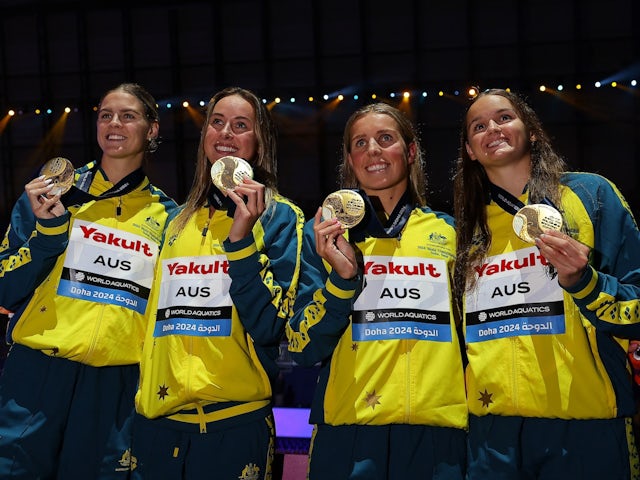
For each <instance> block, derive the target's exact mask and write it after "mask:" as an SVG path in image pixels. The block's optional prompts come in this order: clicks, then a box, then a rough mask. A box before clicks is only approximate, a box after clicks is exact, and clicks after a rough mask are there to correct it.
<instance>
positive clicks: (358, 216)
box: [322, 189, 365, 228]
mask: <svg viewBox="0 0 640 480" xmlns="http://www.w3.org/2000/svg"><path fill="white" fill-rule="evenodd" d="M364 214H365V204H364V199H363V198H362V196H361V195H360V194H359V193H358V192H356V191H354V190H349V189H343V190H338V191H336V192H333V193H330V194H329V195H328V196H327V197H326V198H325V199H324V201H323V202H322V218H324V219H325V220H328V219H330V218H336V219H337V220H338V221H339V222H340V223H341V224H342V226H344V227H345V228H353V227H355V226H356V225H357V224H358V223H360V222H361V221H362V219H363V218H364Z"/></svg>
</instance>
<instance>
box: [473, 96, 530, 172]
mask: <svg viewBox="0 0 640 480" xmlns="http://www.w3.org/2000/svg"><path fill="white" fill-rule="evenodd" d="M466 118H467V126H466V130H467V143H466V145H465V146H466V149H467V153H468V154H469V157H470V158H471V159H472V160H477V161H478V162H480V164H481V165H482V166H483V167H484V168H485V169H486V170H487V173H489V171H490V170H491V169H495V168H499V167H501V166H504V165H517V164H522V165H523V166H527V168H528V166H529V164H530V162H531V156H530V147H531V141H532V140H533V138H532V136H531V135H530V133H529V131H528V129H527V127H526V126H525V124H524V122H523V121H522V120H521V119H520V117H519V116H518V114H517V112H516V110H515V109H514V107H513V105H512V104H511V102H510V101H509V100H508V99H507V98H505V97H503V96H500V95H485V96H483V97H481V98H478V99H477V100H476V101H475V103H474V104H473V105H472V106H471V107H470V108H469V111H468V112H467V117H466Z"/></svg>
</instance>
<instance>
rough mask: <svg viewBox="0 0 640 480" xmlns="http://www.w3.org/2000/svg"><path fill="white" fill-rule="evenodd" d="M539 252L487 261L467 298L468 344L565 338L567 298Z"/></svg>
mask: <svg viewBox="0 0 640 480" xmlns="http://www.w3.org/2000/svg"><path fill="white" fill-rule="evenodd" d="M546 266H547V262H546V260H545V259H544V257H543V256H542V255H541V254H540V252H539V251H538V249H537V247H530V248H524V249H521V250H516V251H515V252H509V253H505V254H502V255H496V256H493V257H489V258H488V259H487V260H486V263H484V264H483V265H482V266H480V267H478V268H476V274H477V276H478V278H477V285H476V288H475V289H474V290H473V291H470V292H468V293H467V294H466V297H465V301H466V304H465V305H466V333H465V338H466V341H467V342H469V343H471V342H483V341H487V340H492V339H494V338H504V337H515V336H520V335H550V334H558V333H564V332H565V317H564V295H563V290H562V288H561V287H560V285H558V281H557V279H556V278H553V279H552V278H550V277H549V275H548V273H547V271H546V269H545V267H546Z"/></svg>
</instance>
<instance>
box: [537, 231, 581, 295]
mask: <svg viewBox="0 0 640 480" xmlns="http://www.w3.org/2000/svg"><path fill="white" fill-rule="evenodd" d="M536 245H537V246H538V248H539V249H540V253H541V254H542V256H543V257H544V258H545V259H546V260H547V261H548V262H549V263H550V264H551V265H553V266H554V267H555V269H556V270H557V272H558V281H559V282H560V284H561V285H563V286H565V287H569V286H572V285H574V284H575V283H577V282H578V281H579V279H580V278H581V277H582V274H583V273H584V271H585V269H586V268H587V265H588V264H589V253H590V249H589V247H588V246H586V245H584V244H582V243H580V242H578V241H577V240H575V239H573V238H571V237H570V236H569V235H567V234H565V233H561V232H555V231H553V232H551V231H550V232H545V233H544V234H542V235H540V237H539V238H537V239H536Z"/></svg>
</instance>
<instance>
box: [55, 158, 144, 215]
mask: <svg viewBox="0 0 640 480" xmlns="http://www.w3.org/2000/svg"><path fill="white" fill-rule="evenodd" d="M98 168H100V164H99V163H98V162H96V163H95V164H94V165H92V166H91V168H89V169H88V170H87V171H86V172H83V173H81V174H80V175H79V177H78V180H77V181H76V183H75V185H73V186H72V187H71V189H70V190H69V191H68V192H67V193H65V194H64V195H63V196H62V199H61V200H62V204H63V205H81V204H83V203H87V202H89V201H91V200H102V199H105V198H112V197H118V196H120V195H125V194H127V193H129V192H131V191H132V190H133V189H135V188H136V187H137V186H138V185H140V183H141V182H142V181H143V180H144V177H145V174H144V172H143V171H142V168H138V169H137V170H134V171H133V172H131V173H130V174H129V175H127V176H126V177H124V178H123V179H122V180H120V181H119V182H118V183H117V184H115V185H114V186H113V187H111V188H110V189H109V190H107V191H106V192H104V193H102V194H100V195H93V194H91V193H89V187H90V186H91V182H92V181H93V178H94V177H95V174H96V172H97V171H98Z"/></svg>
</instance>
